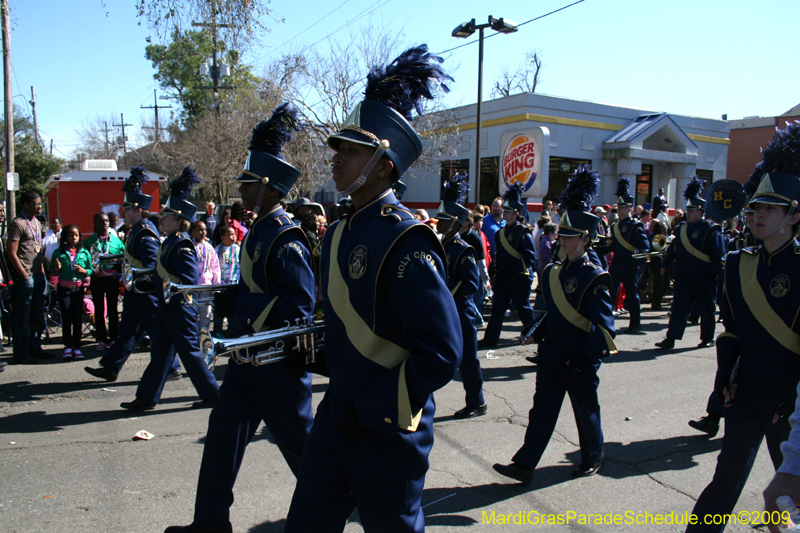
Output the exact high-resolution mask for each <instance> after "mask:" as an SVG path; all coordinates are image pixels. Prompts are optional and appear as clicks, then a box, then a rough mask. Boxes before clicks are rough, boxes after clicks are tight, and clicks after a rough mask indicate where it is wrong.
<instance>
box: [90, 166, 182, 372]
mask: <svg viewBox="0 0 800 533" xmlns="http://www.w3.org/2000/svg"><path fill="white" fill-rule="evenodd" d="M145 170H146V169H145V167H144V166H138V167H134V168H132V169H131V174H130V176H128V178H127V179H126V180H125V185H124V186H123V187H122V190H123V192H125V200H124V201H123V203H122V215H123V217H124V218H125V222H126V223H128V224H130V227H131V229H130V231H129V232H128V237H127V238H126V239H125V258H126V259H127V260H128V262H129V263H130V264H131V266H132V267H134V268H138V269H147V270H152V271H153V274H152V275H153V277H155V268H156V260H157V257H158V247H159V246H161V239H160V238H159V233H158V228H156V226H155V224H153V223H152V222H151V221H150V219H149V216H150V213H149V212H148V210H149V209H150V204H151V203H152V201H153V197H152V196H149V195H147V194H144V193H142V185H144V184H145V183H147V174H146V173H145ZM192 283H194V282H192ZM158 289H159V287H158V284H157V283H155V282H151V283H147V282H144V280H142V282H140V283H137V288H134V289H132V290H126V291H125V295H124V296H123V298H122V317H121V319H120V325H119V335H118V337H117V342H116V343H114V345H113V346H112V347H111V348H110V349H109V350H108V351H107V352H106V353H105V355H103V357H102V359H100V367H99V368H91V367H88V366H87V367H86V368H84V370H86V372H88V373H89V374H91V375H93V376H94V377H97V378H101V379H105V380H106V381H116V380H117V377H118V376H119V373H120V371H121V370H122V367H123V365H124V364H125V361H127V360H128V357H130V355H131V354H132V353H133V351H134V350H135V349H136V346H137V345H138V344H139V342H140V341H141V340H142V337H143V336H144V335H145V334H147V335H148V336H149V337H150V342H151V345H152V342H153V337H154V335H155V329H156V326H155V323H156V320H157V315H158V298H157V297H156V291H157V290H158ZM140 290H141V291H143V292H139V291H140ZM170 365H171V366H170V373H169V374H168V376H167V380H168V381H170V380H174V379H180V377H181V364H180V361H178V358H177V357H175V356H174V354H173V356H172V359H171V362H170Z"/></svg>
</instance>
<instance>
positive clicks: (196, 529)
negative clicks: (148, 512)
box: [164, 523, 233, 533]
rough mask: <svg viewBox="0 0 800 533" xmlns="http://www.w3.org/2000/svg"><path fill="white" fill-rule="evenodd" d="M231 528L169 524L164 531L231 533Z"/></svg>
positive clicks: (174, 532)
mask: <svg viewBox="0 0 800 533" xmlns="http://www.w3.org/2000/svg"><path fill="white" fill-rule="evenodd" d="M232 531H233V529H232V528H231V527H228V528H227V529H213V530H212V529H202V528H200V527H199V526H196V525H194V524H193V523H192V524H189V525H188V526H169V527H168V528H167V529H165V530H164V533H231V532H232Z"/></svg>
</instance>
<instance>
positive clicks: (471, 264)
mask: <svg viewBox="0 0 800 533" xmlns="http://www.w3.org/2000/svg"><path fill="white" fill-rule="evenodd" d="M468 191H469V185H468V184H467V175H466V174H456V175H455V177H454V178H453V179H452V180H451V181H449V182H447V183H446V184H445V193H444V195H443V196H442V203H441V204H440V205H439V212H438V213H436V219H437V220H438V221H439V222H438V223H437V228H436V229H437V231H438V232H439V234H440V235H442V243H443V244H444V253H445V257H446V259H447V287H448V288H449V289H450V294H452V295H453V298H454V299H455V302H456V309H458V318H459V319H460V322H461V338H462V339H463V341H464V351H463V353H462V355H461V366H460V367H459V370H460V371H461V380H462V381H463V382H464V390H465V391H466V403H467V405H466V407H464V408H463V409H459V410H458V411H456V412H455V414H454V415H453V416H454V417H456V418H474V417H476V416H483V415H485V414H486V402H485V401H484V398H483V373H482V372H481V363H480V360H479V359H478V331H477V328H476V326H475V324H476V323H477V321H478V319H479V315H478V310H477V308H476V307H475V302H474V301H473V299H472V295H473V294H475V292H476V291H477V290H478V287H480V285H481V275H480V271H479V270H478V263H477V261H476V260H475V249H474V248H473V247H472V246H470V245H469V244H467V243H466V242H465V241H463V240H461V238H460V237H459V234H460V232H461V228H462V227H463V226H464V225H465V224H466V223H467V216H468V215H469V209H467V208H466V207H464V204H465V203H466V201H467V192H468Z"/></svg>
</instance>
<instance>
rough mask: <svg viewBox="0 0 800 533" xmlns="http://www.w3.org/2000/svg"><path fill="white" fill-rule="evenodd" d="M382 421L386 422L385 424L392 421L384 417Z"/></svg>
mask: <svg viewBox="0 0 800 533" xmlns="http://www.w3.org/2000/svg"><path fill="white" fill-rule="evenodd" d="M383 421H384V422H386V423H387V424H391V423H392V419H391V418H384V419H383Z"/></svg>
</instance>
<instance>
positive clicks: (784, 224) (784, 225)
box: [775, 200, 797, 235]
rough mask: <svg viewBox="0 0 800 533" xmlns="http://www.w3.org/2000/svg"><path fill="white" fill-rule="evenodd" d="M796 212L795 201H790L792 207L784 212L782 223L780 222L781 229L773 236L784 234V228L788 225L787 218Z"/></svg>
mask: <svg viewBox="0 0 800 533" xmlns="http://www.w3.org/2000/svg"><path fill="white" fill-rule="evenodd" d="M796 211H797V200H792V205H791V207H790V208H789V211H787V212H786V216H785V217H784V218H783V222H781V228H780V229H779V230H778V233H776V234H775V235H783V234H784V233H785V232H786V226H788V225H789V218H790V217H791V216H792V215H793V214H795V212H796Z"/></svg>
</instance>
